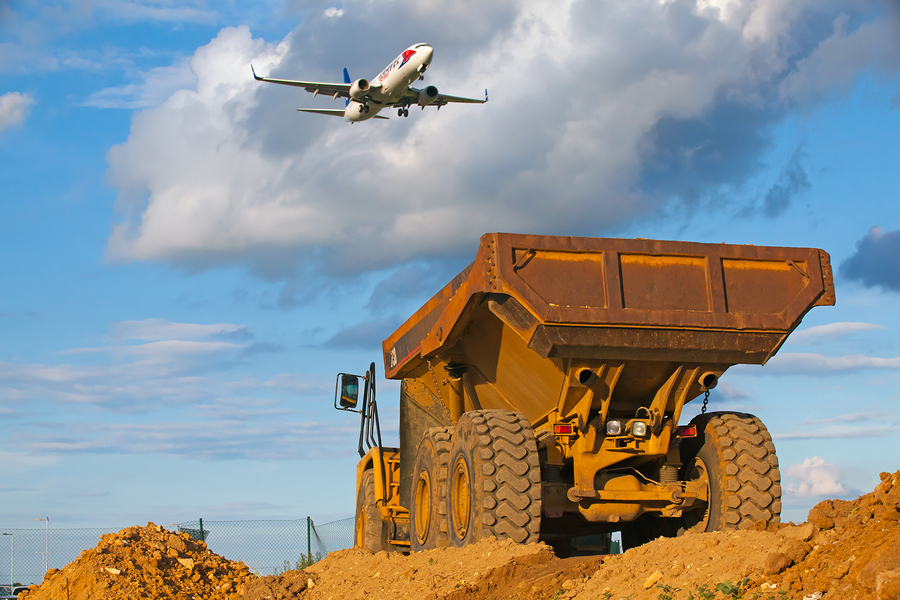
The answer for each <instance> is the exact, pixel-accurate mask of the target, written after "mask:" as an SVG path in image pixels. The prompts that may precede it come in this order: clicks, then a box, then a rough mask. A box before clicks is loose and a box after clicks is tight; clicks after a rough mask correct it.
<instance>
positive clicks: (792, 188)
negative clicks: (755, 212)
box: [763, 148, 812, 219]
mask: <svg viewBox="0 0 900 600" xmlns="http://www.w3.org/2000/svg"><path fill="white" fill-rule="evenodd" d="M801 157H802V153H801V148H798V149H797V150H796V151H795V152H794V154H793V156H791V159H790V160H789V161H788V164H787V165H785V167H784V170H782V172H781V175H780V176H779V177H778V181H776V182H775V185H773V186H772V187H771V188H770V189H769V191H768V193H766V198H765V200H763V214H765V215H766V216H767V217H768V218H770V219H773V218H775V217H778V216H780V215H781V213H783V212H784V211H785V210H787V209H788V207H789V206H790V205H791V200H793V199H794V198H795V197H797V196H798V195H800V194H802V193H803V192H805V191H807V190H808V189H809V188H810V187H812V186H811V185H810V183H809V178H808V177H807V176H806V171H805V170H804V169H803V165H802V164H800V159H801Z"/></svg>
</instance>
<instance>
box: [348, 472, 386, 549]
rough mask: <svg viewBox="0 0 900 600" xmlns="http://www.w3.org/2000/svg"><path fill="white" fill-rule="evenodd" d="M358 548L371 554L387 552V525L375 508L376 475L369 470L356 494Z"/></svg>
mask: <svg viewBox="0 0 900 600" xmlns="http://www.w3.org/2000/svg"><path fill="white" fill-rule="evenodd" d="M354 537H355V538H356V539H355V542H356V546H357V547H359V548H362V549H364V550H368V551H369V552H381V551H382V550H387V549H388V545H387V536H386V535H385V523H384V521H382V520H381V513H380V512H379V511H378V507H377V506H375V475H374V474H373V473H372V470H371V469H369V470H368V471H366V472H365V473H363V476H362V481H361V482H360V484H359V491H358V492H357V493H356V527H355V536H354Z"/></svg>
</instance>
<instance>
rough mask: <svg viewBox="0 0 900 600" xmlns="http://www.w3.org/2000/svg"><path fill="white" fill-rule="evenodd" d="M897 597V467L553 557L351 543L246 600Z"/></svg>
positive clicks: (526, 549)
mask: <svg viewBox="0 0 900 600" xmlns="http://www.w3.org/2000/svg"><path fill="white" fill-rule="evenodd" d="M295 598H296V599H301V598H302V599H303V600H355V599H357V598H359V599H362V598H367V599H369V598H371V599H373V600H377V599H382V600H388V599H391V600H394V599H396V600H405V599H409V600H412V599H416V600H419V599H428V600H438V599H446V600H463V599H479V598H484V599H494V598H503V599H504V600H525V599H526V598H528V599H553V600H564V599H566V600H568V599H573V598H574V599H575V600H589V599H590V600H613V599H620V598H631V599H634V600H639V599H648V600H650V599H652V600H660V599H663V600H669V599H688V598H695V599H704V600H712V599H713V598H720V599H722V598H748V599H749V598H755V599H757V600H783V599H796V600H804V599H805V600H817V599H819V598H822V599H827V600H900V471H898V472H897V473H894V474H893V475H891V474H888V473H882V475H881V483H880V484H879V485H878V487H876V488H875V491H874V492H872V493H870V494H866V495H865V496H862V497H860V498H858V499H856V500H854V501H853V502H845V501H841V500H829V501H826V502H822V503H820V504H818V505H817V506H816V507H815V508H813V510H812V511H810V515H809V522H807V523H804V524H802V525H793V524H789V525H783V526H781V527H780V528H777V530H775V531H754V530H744V531H719V532H713V533H703V534H689V535H686V536H684V537H680V538H676V539H664V538H660V539H657V540H654V541H652V542H650V543H648V544H645V545H643V546H641V547H639V548H633V549H631V550H629V551H628V552H626V553H625V554H622V555H614V556H595V557H576V558H568V559H564V560H561V559H558V558H556V556H554V555H553V553H552V552H551V551H550V549H549V548H548V547H547V546H545V545H543V544H530V545H527V546H522V545H516V544H513V543H511V542H508V541H496V540H493V539H491V540H485V541H482V542H480V543H478V544H474V545H472V546H468V547H465V548H460V549H450V548H448V549H438V550H431V551H427V552H421V553H418V554H411V555H409V556H403V555H399V554H387V553H385V552H379V553H377V554H371V553H368V552H365V551H363V550H358V549H352V550H344V551H341V552H335V553H333V554H330V555H329V556H328V557H327V558H326V559H325V560H323V561H321V562H319V563H317V564H315V565H313V566H312V567H309V568H308V569H305V570H303V571H292V572H289V573H286V574H284V575H281V576H272V577H265V578H262V579H259V580H257V581H255V582H253V583H251V584H250V585H248V586H247V588H246V591H245V594H244V599H245V600H266V599H271V600H290V599H295Z"/></svg>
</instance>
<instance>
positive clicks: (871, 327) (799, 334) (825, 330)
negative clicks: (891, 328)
mask: <svg viewBox="0 0 900 600" xmlns="http://www.w3.org/2000/svg"><path fill="white" fill-rule="evenodd" d="M879 329H884V326H883V325H875V324H874V323H857V322H842V323H828V324H827V325H816V326H814V327H808V328H806V329H801V330H799V331H795V332H794V333H792V334H791V336H790V337H789V338H788V343H793V344H814V343H816V342H820V341H823V340H833V339H836V338H841V337H845V336H848V335H852V334H854V333H859V332H861V331H876V330H879Z"/></svg>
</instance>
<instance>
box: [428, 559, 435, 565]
mask: <svg viewBox="0 0 900 600" xmlns="http://www.w3.org/2000/svg"><path fill="white" fill-rule="evenodd" d="M428 564H429V565H433V564H434V559H433V558H430V557H429V559H428Z"/></svg>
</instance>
